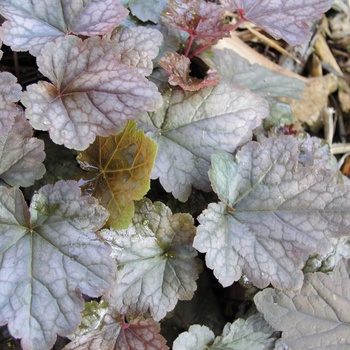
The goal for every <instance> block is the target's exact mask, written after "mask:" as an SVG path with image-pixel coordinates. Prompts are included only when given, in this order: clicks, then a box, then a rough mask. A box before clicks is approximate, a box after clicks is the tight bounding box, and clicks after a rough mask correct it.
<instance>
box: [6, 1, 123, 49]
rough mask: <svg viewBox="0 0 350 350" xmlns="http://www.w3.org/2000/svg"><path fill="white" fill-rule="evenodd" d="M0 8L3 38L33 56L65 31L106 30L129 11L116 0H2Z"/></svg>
mask: <svg viewBox="0 0 350 350" xmlns="http://www.w3.org/2000/svg"><path fill="white" fill-rule="evenodd" d="M0 12H1V14H2V15H3V16H4V17H5V18H6V19H7V21H6V22H5V23H4V24H3V25H2V27H1V29H0V37H1V39H2V40H3V42H4V43H5V44H6V45H9V46H11V48H12V50H14V51H27V50H29V52H30V53H31V54H32V55H34V56H37V55H38V54H39V53H40V50H41V49H42V48H43V47H44V45H45V44H46V43H48V42H50V41H54V40H55V39H57V38H58V37H61V36H65V35H67V34H71V33H74V34H77V35H85V36H93V35H103V34H106V33H109V32H111V31H112V30H113V29H114V28H115V27H117V26H118V25H120V24H121V23H122V21H123V20H124V19H125V18H126V16H127V14H128V11H127V10H126V9H125V8H124V7H123V6H122V5H121V4H120V3H119V1H118V0H84V1H71V0H61V1H58V0H35V1H30V0H2V1H1V2H0Z"/></svg>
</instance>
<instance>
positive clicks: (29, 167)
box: [0, 115, 45, 187]
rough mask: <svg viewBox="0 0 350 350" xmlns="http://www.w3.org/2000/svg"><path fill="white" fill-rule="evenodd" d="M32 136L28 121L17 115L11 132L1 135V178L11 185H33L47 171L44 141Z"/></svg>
mask: <svg viewBox="0 0 350 350" xmlns="http://www.w3.org/2000/svg"><path fill="white" fill-rule="evenodd" d="M32 136H33V129H32V127H31V126H30V124H29V123H28V121H27V120H26V119H25V118H24V117H23V115H17V116H16V117H15V121H14V124H13V125H12V127H11V129H10V130H9V132H8V133H7V134H3V135H1V137H0V159H1V162H0V178H1V179H3V180H4V181H5V182H6V183H7V184H9V185H11V186H17V187H20V186H23V187H28V186H31V185H33V183H34V181H35V180H38V179H40V178H41V177H42V176H43V175H44V173H45V166H44V165H43V164H42V162H43V161H44V159H45V152H44V142H43V141H41V140H38V139H37V138H34V137H32Z"/></svg>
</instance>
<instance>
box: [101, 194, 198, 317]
mask: <svg viewBox="0 0 350 350" xmlns="http://www.w3.org/2000/svg"><path fill="white" fill-rule="evenodd" d="M195 233H196V228H195V226H194V224H193V218H192V216H191V215H189V214H182V213H180V214H174V215H173V214H172V212H171V210H170V209H169V208H168V207H166V206H165V205H164V204H163V203H161V202H156V203H153V204H152V202H151V201H150V200H149V199H146V198H145V199H143V200H142V201H139V202H138V203H136V204H135V216H134V218H133V222H132V224H131V226H130V227H129V228H128V229H126V230H118V231H112V230H102V231H101V232H100V235H101V236H102V237H103V238H104V239H105V240H106V241H107V242H108V243H109V244H110V245H111V246H112V254H111V255H112V257H113V258H115V260H116V265H117V278H116V281H115V285H114V288H113V289H112V290H111V292H110V293H109V294H107V295H106V296H105V298H106V300H107V301H108V303H109V305H110V306H111V307H113V308H114V309H115V310H116V311H117V312H119V313H121V314H128V315H131V316H135V315H141V314H143V313H146V312H148V311H149V312H150V313H151V315H152V317H153V318H154V319H155V320H160V319H162V318H163V317H164V316H165V315H166V313H167V312H168V311H171V310H173V309H174V307H175V305H176V303H177V301H178V300H189V299H191V298H192V297H193V293H194V291H195V290H196V287H197V286H196V279H197V278H198V270H197V267H198V266H197V265H198V262H197V261H196V255H197V252H196V250H195V249H193V247H192V242H193V237H194V235H195Z"/></svg>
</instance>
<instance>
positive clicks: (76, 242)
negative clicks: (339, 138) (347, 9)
mask: <svg viewBox="0 0 350 350" xmlns="http://www.w3.org/2000/svg"><path fill="white" fill-rule="evenodd" d="M331 5H332V0H289V1H285V0H247V1H238V0H237V1H236V0H220V2H219V1H216V2H215V1H205V0H169V1H168V0H150V1H142V0H83V1H70V0H60V1H58V0H37V1H35V2H33V1H29V0H25V1H23V0H21V1H20V0H1V1H0V14H1V15H2V16H3V18H4V21H3V23H2V26H1V28H0V39H1V40H2V42H3V43H4V44H5V45H7V46H8V47H10V48H11V50H12V51H29V53H30V54H31V55H32V56H34V57H35V58H36V63H37V67H38V70H39V72H40V75H38V76H40V77H41V78H40V79H39V80H38V81H34V82H32V83H31V84H29V85H27V86H26V87H25V88H22V87H21V85H20V84H19V83H17V79H16V77H15V76H14V75H13V74H11V73H9V72H1V73H0V177H1V179H0V181H1V182H0V184H1V186H0V262H1V263H0V326H2V328H1V330H2V332H1V333H0V344H5V345H4V346H6V348H11V347H12V348H13V347H15V348H16V347H17V348H22V349H24V350H32V349H33V350H49V349H52V348H53V347H54V348H55V349H62V348H64V349H66V350H68V349H69V350H78V349H81V350H83V349H89V350H95V349H96V350H111V349H134V350H136V349H138V350H139V349H145V350H151V349H152V350H155V349H157V350H165V349H169V347H170V346H172V348H173V349H174V350H187V349H188V350H192V349H193V350H205V349H212V350H214V349H245V350H246V349H250V350H258V349H303V350H304V349H316V348H317V349H329V348H332V349H345V348H348V347H349V346H350V336H349V334H350V326H349V324H350V319H349V312H347V310H349V305H350V299H349V295H350V280H349V273H350V268H349V263H348V261H346V260H345V259H346V258H349V256H350V244H349V236H350V187H349V185H348V184H347V182H346V180H345V178H343V177H342V176H341V175H340V173H339V172H338V171H337V170H336V169H335V168H334V166H333V163H332V162H333V160H332V156H331V153H330V150H329V146H328V145H327V144H325V143H324V142H323V141H322V140H320V139H318V138H316V137H311V136H309V135H306V134H296V133H293V132H288V131H290V130H291V128H289V126H288V125H290V124H292V123H293V115H292V113H291V110H290V108H289V106H288V105H286V104H284V103H282V102H281V101H280V100H279V98H280V97H290V98H298V97H299V96H300V93H301V92H302V91H303V88H304V86H303V83H301V82H300V81H299V80H297V79H295V78H290V77H286V76H284V75H281V74H278V73H276V72H272V71H270V70H268V69H267V68H264V67H261V66H259V65H256V64H255V65H251V64H250V63H248V61H247V60H246V59H245V58H244V57H241V56H239V55H238V54H237V53H235V52H233V51H232V50H229V49H225V50H222V49H218V48H217V47H215V44H216V43H217V42H218V41H219V40H221V39H222V38H225V37H228V36H229V35H230V32H231V31H232V30H235V29H237V28H238V27H239V26H240V25H242V24H243V23H245V22H250V23H253V24H255V25H256V26H258V27H260V28H262V29H263V30H265V31H266V32H267V33H269V34H270V35H271V36H273V37H274V38H276V39H283V40H285V41H286V42H288V43H289V44H291V45H299V44H301V43H304V42H306V41H307V40H309V38H310V32H309V27H308V23H309V22H310V21H313V20H316V19H318V18H319V17H320V16H321V15H322V13H324V12H326V11H327V10H328V9H329V8H330V7H331ZM6 50H7V52H8V50H9V48H7V49H6ZM1 55H2V52H1ZM203 67H204V68H203ZM196 69H198V70H199V74H195V73H194V71H195V70H196ZM285 124H287V127H285V128H284V129H283V126H284V125H285ZM256 130H259V132H257V131H256ZM281 130H284V132H282V131H281ZM286 130H287V132H286ZM286 134H287V135H286ZM79 166H80V167H79ZM151 179H152V180H158V181H159V183H160V185H157V182H156V181H153V182H152V183H151ZM157 186H158V187H157ZM160 186H161V187H162V188H163V189H164V190H165V192H168V193H169V195H168V197H167V196H166V195H164V193H165V192H162V190H161V189H160ZM150 189H151V192H150V194H149V197H150V198H152V200H154V201H153V202H152V201H151V200H150V199H148V198H145V197H144V196H145V195H146V194H147V192H148V191H149V190H150ZM170 196H171V198H172V199H171V200H168V198H170ZM186 205H187V208H188V209H187V211H188V212H187V213H186V210H184V208H186ZM170 207H171V208H170ZM179 207H180V209H178V208H179ZM179 211H183V212H179ZM184 211H185V212H184ZM193 216H195V217H193ZM198 253H202V254H198ZM322 266H323V268H322ZM325 266H326V268H325ZM211 270H213V271H211ZM212 272H213V274H211V273H212ZM325 272H327V274H326V273H325ZM208 276H209V277H208ZM238 281H244V283H245V285H248V286H249V287H250V289H249V293H251V300H250V305H252V308H251V309H250V310H249V312H248V310H244V311H243V310H242V312H241V314H240V317H234V315H232V314H231V315H230V317H229V319H227V318H228V317H226V318H222V317H221V313H220V312H219V311H218V309H219V308H220V307H221V306H220V304H219V303H218V301H217V299H216V297H215V293H214V291H216V293H217V290H220V291H221V293H225V289H224V288H228V287H230V288H232V289H233V288H234V286H236V287H237V288H242V287H240V286H239V285H238V283H236V282H238ZM213 285H215V286H214V287H213ZM220 286H221V287H220ZM258 289H261V291H258ZM203 290H205V292H204V293H203ZM247 295H248V292H247ZM253 297H254V298H253ZM186 301H187V302H186ZM225 308H227V307H226V306H225ZM181 310H182V311H181ZM213 315H220V316H218V317H216V318H215V319H214V317H213ZM179 320H180V321H179ZM179 323H181V326H179ZM174 329H175V334H174ZM180 333H181V334H180ZM57 336H60V337H61V338H60V340H61V342H58V343H56V345H55V342H56V339H57ZM16 338H17V339H20V345H19V342H18V341H17V339H16ZM59 344H61V345H59Z"/></svg>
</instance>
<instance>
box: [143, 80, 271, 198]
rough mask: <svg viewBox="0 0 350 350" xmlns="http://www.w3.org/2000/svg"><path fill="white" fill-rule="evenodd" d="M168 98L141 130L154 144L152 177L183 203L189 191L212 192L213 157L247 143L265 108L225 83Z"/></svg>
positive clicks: (260, 101)
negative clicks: (210, 180)
mask: <svg viewBox="0 0 350 350" xmlns="http://www.w3.org/2000/svg"><path fill="white" fill-rule="evenodd" d="M170 95H171V96H170V97H168V96H167V95H166V94H165V96H164V104H163V107H162V108H161V109H159V110H158V111H156V112H155V113H154V114H150V115H149V116H147V117H145V118H143V120H142V123H141V124H140V126H141V128H142V129H143V130H144V131H145V133H146V135H147V136H149V137H151V138H152V139H153V140H155V141H156V142H157V144H158V154H157V157H156V161H155V166H154V168H153V171H152V175H151V178H152V179H156V178H159V180H160V183H161V184H162V186H163V187H164V189H165V190H166V191H167V192H172V194H173V195H174V197H175V198H177V199H179V200H180V201H183V202H185V201H186V200H187V199H188V197H189V196H190V194H191V189H192V186H194V187H195V188H197V189H200V190H204V191H210V182H209V179H208V175H207V172H208V170H209V168H210V157H211V155H212V154H213V153H215V152H216V151H219V150H226V151H230V152H233V151H235V149H236V148H237V147H238V146H240V145H243V144H244V143H246V142H248V141H249V140H250V139H251V137H252V130H253V129H254V128H255V127H257V126H259V125H260V124H261V122H262V119H263V118H265V117H266V116H267V115H268V105H267V103H266V101H265V100H264V99H262V98H260V97H259V96H257V95H255V94H253V93H251V92H249V91H248V90H246V89H244V88H242V87H238V86H233V85H230V84H225V83H223V84H219V85H217V86H215V87H206V88H203V89H201V90H200V91H197V92H195V93H194V92H184V91H180V90H174V91H173V92H170ZM218 101H220V102H219V103H218Z"/></svg>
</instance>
